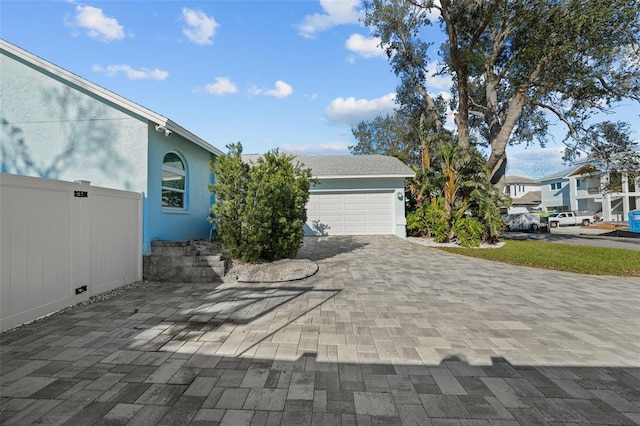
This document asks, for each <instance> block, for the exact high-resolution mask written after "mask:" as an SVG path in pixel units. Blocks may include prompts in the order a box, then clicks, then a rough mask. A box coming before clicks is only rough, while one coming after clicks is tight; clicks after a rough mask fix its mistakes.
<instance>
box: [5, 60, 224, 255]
mask: <svg viewBox="0 0 640 426" xmlns="http://www.w3.org/2000/svg"><path fill="white" fill-rule="evenodd" d="M0 93H1V96H0V132H1V133H0V147H1V149H2V151H1V153H2V155H1V156H0V160H1V163H0V171H2V172H3V173H12V174H18V175H26V176H34V177H42V178H48V179H57V180H66V181H73V180H87V181H90V182H91V184H92V185H95V186H103V187H107V188H113V189H122V190H128V191H135V192H142V193H143V194H144V213H143V215H144V217H143V251H144V253H145V254H148V253H149V252H150V247H151V241H153V240H157V239H162V240H187V239H198V238H208V237H209V231H210V229H211V225H210V224H209V222H208V221H207V216H208V214H209V209H210V207H211V203H212V196H211V194H209V192H208V189H207V184H208V183H209V182H211V181H212V175H211V173H210V172H209V164H208V161H209V160H210V159H212V158H213V154H211V153H209V152H208V151H207V150H205V149H203V148H200V147H199V146H197V145H195V144H193V143H191V142H189V141H188V140H187V139H185V138H183V137H182V136H180V135H178V134H176V133H175V132H174V133H173V134H172V135H171V136H170V137H166V136H164V133H159V132H157V131H156V130H155V124H156V123H152V122H148V121H147V120H146V119H145V118H144V117H140V116H138V115H136V114H133V113H132V112H130V111H128V110H126V109H124V108H122V107H120V106H118V105H115V104H113V103H110V102H107V101H105V100H104V99H102V98H100V97H98V96H96V95H94V94H92V93H89V92H87V91H86V90H83V89H82V88H80V87H77V86H75V85H72V84H71V83H69V82H67V81H65V80H63V79H61V78H59V77H57V76H56V75H55V74H53V73H49V72H47V71H44V70H42V69H40V68H38V67H35V66H33V65H32V64H30V63H28V62H25V61H23V60H21V59H19V58H16V57H14V56H12V55H10V54H8V53H6V52H4V51H3V52H2V54H0ZM172 150H173V151H175V152H177V153H179V154H180V155H181V156H182V157H183V158H184V159H185V163H186V166H187V168H188V177H187V185H188V191H187V208H186V209H185V211H184V212H181V213H176V212H171V213H170V212H166V211H163V209H162V205H161V184H162V180H161V176H162V159H163V157H164V155H165V154H166V153H167V152H169V151H172Z"/></svg>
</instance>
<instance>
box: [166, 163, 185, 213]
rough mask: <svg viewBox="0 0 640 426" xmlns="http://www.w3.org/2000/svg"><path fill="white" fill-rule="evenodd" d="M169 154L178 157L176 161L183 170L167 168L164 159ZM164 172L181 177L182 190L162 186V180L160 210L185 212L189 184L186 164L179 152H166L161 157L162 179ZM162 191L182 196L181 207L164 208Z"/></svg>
mask: <svg viewBox="0 0 640 426" xmlns="http://www.w3.org/2000/svg"><path fill="white" fill-rule="evenodd" d="M169 154H173V155H175V156H176V157H178V159H179V160H180V162H181V163H182V167H183V168H184V170H181V169H177V168H175V167H171V166H169V165H168V164H166V163H165V159H166V157H167V155H169ZM165 171H166V172H169V173H172V174H175V175H178V176H180V177H182V179H183V180H184V185H183V186H184V189H179V188H173V187H170V186H164V179H163V180H162V183H161V188H160V202H161V203H162V210H163V211H165V212H173V213H182V212H186V211H187V210H188V209H187V188H188V184H189V182H188V174H187V162H186V161H185V159H184V157H183V156H182V155H180V153H179V152H176V151H168V152H167V153H165V154H164V155H163V156H162V178H164V172H165ZM162 191H171V192H175V193H179V194H182V207H176V206H165V205H164V199H163V197H162Z"/></svg>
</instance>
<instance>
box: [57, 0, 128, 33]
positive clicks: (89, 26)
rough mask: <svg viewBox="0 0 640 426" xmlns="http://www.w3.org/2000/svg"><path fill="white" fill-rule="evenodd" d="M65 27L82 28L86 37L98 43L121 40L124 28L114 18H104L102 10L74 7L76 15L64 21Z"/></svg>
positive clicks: (89, 7) (91, 7) (90, 7)
mask: <svg viewBox="0 0 640 426" xmlns="http://www.w3.org/2000/svg"><path fill="white" fill-rule="evenodd" d="M66 24H67V26H70V27H79V28H84V29H85V30H86V31H87V35H88V36H89V37H91V38H95V39H97V40H100V41H106V42H109V41H112V40H122V39H123V38H124V37H125V34H124V28H123V26H122V25H120V24H118V21H117V20H116V19H115V18H110V17H108V16H105V15H104V13H103V11H102V9H100V8H97V7H93V6H84V5H76V15H75V16H74V17H73V19H71V20H69V19H67V21H66Z"/></svg>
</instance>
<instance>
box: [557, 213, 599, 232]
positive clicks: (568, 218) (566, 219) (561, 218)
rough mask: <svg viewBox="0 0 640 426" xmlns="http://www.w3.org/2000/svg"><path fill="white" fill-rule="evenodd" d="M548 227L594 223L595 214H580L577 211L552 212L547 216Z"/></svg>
mask: <svg viewBox="0 0 640 426" xmlns="http://www.w3.org/2000/svg"><path fill="white" fill-rule="evenodd" d="M547 221H548V222H549V227H550V228H557V227H558V226H572V225H582V226H589V225H593V224H594V223H596V216H595V215H589V214H584V215H583V214H580V213H579V212H563V213H553V214H551V215H549V217H547Z"/></svg>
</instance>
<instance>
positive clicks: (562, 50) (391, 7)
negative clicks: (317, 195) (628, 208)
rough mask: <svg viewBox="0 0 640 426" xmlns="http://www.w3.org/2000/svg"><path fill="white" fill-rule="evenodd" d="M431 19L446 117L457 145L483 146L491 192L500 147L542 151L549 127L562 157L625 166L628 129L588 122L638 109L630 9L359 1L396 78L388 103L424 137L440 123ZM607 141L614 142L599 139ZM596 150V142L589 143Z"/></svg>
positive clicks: (603, 0) (601, 1)
mask: <svg viewBox="0 0 640 426" xmlns="http://www.w3.org/2000/svg"><path fill="white" fill-rule="evenodd" d="M436 11H437V15H438V16H439V18H437V19H438V21H439V25H440V28H441V29H442V31H443V33H444V36H445V37H444V38H445V40H446V42H445V43H444V44H442V45H440V46H437V47H439V49H438V51H437V54H438V55H439V56H440V57H441V59H440V62H441V63H442V64H443V69H442V70H441V71H442V72H445V73H449V74H450V75H451V76H452V77H453V82H454V83H453V87H452V105H451V107H452V110H453V111H454V112H455V124H456V140H457V143H458V144H461V145H462V146H468V145H474V144H475V145H486V146H489V147H490V155H489V157H488V159H487V166H488V167H489V169H490V170H491V181H492V182H493V183H494V184H498V185H499V186H500V184H502V183H503V182H504V180H503V179H504V174H505V169H506V161H507V157H506V147H507V145H509V144H511V143H527V144H528V143H532V142H535V141H538V142H540V143H541V144H543V145H544V142H545V140H546V136H547V135H548V133H549V128H550V125H551V124H552V122H553V121H560V122H562V123H564V124H565V125H566V129H567V134H566V138H565V139H564V141H563V142H565V144H567V147H568V151H567V154H568V156H569V157H571V156H575V155H576V154H577V153H580V152H585V153H587V154H589V155H591V156H593V157H594V158H599V157H602V158H603V159H605V160H606V159H612V158H625V159H629V158H635V160H634V161H631V163H632V164H635V166H636V167H637V165H638V164H637V162H636V161H637V157H633V156H631V155H615V154H616V153H623V154H629V153H630V152H631V149H632V148H631V145H632V143H631V141H630V139H629V135H628V127H627V126H625V125H624V124H621V123H616V122H605V123H597V122H596V121H594V120H595V119H596V116H597V115H598V114H599V113H602V112H609V111H611V110H612V108H613V107H614V106H615V105H616V104H617V103H619V102H620V101H622V100H629V99H630V100H631V101H633V102H637V101H639V100H640V56H639V55H640V2H639V1H637V0H633V1H630V0H566V1H563V0H439V1H434V0H369V1H366V2H365V23H366V24H367V25H368V26H369V27H371V29H372V33H373V35H374V36H377V37H379V38H380V39H381V46H382V47H383V48H385V49H386V52H387V55H388V57H389V62H390V64H391V66H392V68H393V71H394V72H395V73H396V74H397V75H398V76H399V77H400V80H401V83H400V86H399V88H398V99H399V102H400V104H401V105H409V109H413V110H415V103H416V100H418V101H419V103H420V104H421V109H422V112H421V113H422V114H423V116H426V117H427V118H428V119H429V122H430V123H431V125H432V130H433V131H436V132H441V131H442V132H444V131H445V129H444V124H443V121H442V118H441V115H439V114H438V108H437V105H436V103H435V102H434V97H433V93H430V92H429V90H428V88H427V86H426V81H427V77H428V65H429V64H430V62H432V61H433V60H434V58H433V57H432V56H431V55H432V54H433V52H432V50H435V47H434V42H433V41H430V40H427V39H425V34H426V31H424V30H425V28H426V27H428V26H431V25H434V24H435V22H432V21H431V20H430V16H434V13H433V12H436ZM605 130H608V131H609V132H613V133H615V134H614V135H613V136H614V137H613V138H614V139H615V141H614V142H609V141H607V140H606V138H603V137H602V136H603V135H604V134H605V133H606V131H605ZM595 141H597V142H596V143H594V142H595Z"/></svg>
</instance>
